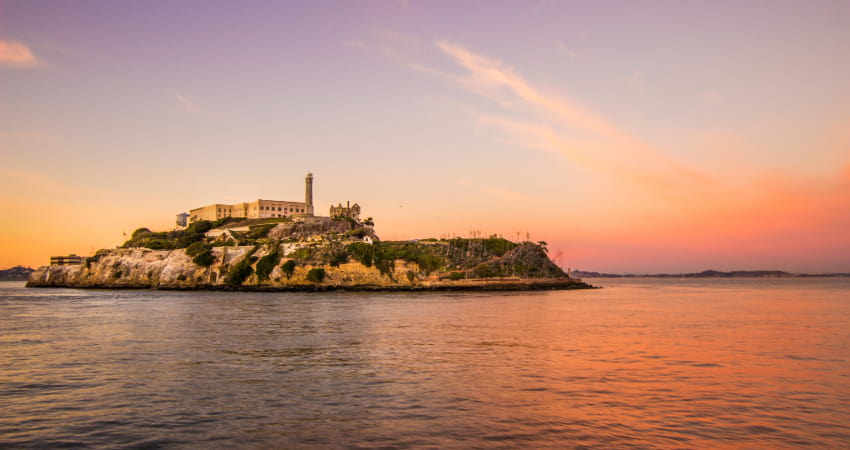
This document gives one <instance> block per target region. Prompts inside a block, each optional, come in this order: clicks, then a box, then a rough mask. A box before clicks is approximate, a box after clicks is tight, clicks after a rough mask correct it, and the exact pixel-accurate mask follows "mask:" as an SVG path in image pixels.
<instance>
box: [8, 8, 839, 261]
mask: <svg viewBox="0 0 850 450" xmlns="http://www.w3.org/2000/svg"><path fill="white" fill-rule="evenodd" d="M329 5H330V4H322V5H312V4H303V5H286V4H276V3H262V2H260V3H256V4H254V5H253V6H254V7H253V8H247V9H238V10H237V9H236V6H235V5H232V4H226V3H221V4H219V3H214V2H213V3H211V4H209V5H208V10H207V11H206V12H205V13H204V14H203V15H201V16H198V15H197V14H196V11H194V10H192V8H190V7H189V6H188V5H184V4H178V5H174V4H171V3H167V2H163V3H158V2H146V3H145V4H138V5H132V6H129V5H123V6H118V5H114V4H111V3H110V2H103V3H97V2H92V3H88V4H86V5H74V6H70V5H64V4H54V3H46V4H41V3H40V2H37V1H35V2H10V3H3V2H0V192H2V193H3V194H2V197H0V230H2V234H0V249H2V252H0V268H5V267H10V266H13V265H17V264H23V265H28V266H39V265H42V264H45V263H46V262H47V261H48V257H49V256H51V255H59V254H66V253H77V254H84V255H85V254H89V253H91V252H92V251H94V250H96V249H98V248H102V247H112V246H115V245H118V244H120V243H121V242H122V241H123V239H124V237H123V233H127V234H129V233H131V232H132V231H133V230H134V229H135V228H138V227H140V226H147V227H151V228H159V229H167V228H170V227H173V218H174V215H175V214H177V213H179V212H182V211H186V210H188V209H190V208H193V207H197V206H201V205H204V204H209V203H214V202H222V203H228V202H238V201H249V200H252V199H257V198H264V199H279V200H301V199H302V197H303V177H304V174H305V173H306V172H308V171H312V172H313V173H314V174H315V176H316V181H315V193H316V204H317V211H318V212H320V213H326V210H327V207H328V206H329V205H330V204H331V203H337V202H345V201H347V200H351V201H352V202H358V203H360V204H361V205H362V206H363V210H364V214H365V215H367V216H372V217H374V218H375V221H376V223H377V231H378V233H379V235H381V236H382V237H383V238H385V239H410V238H417V237H428V236H436V237H439V236H447V235H459V236H468V235H469V232H470V231H471V230H481V231H482V232H483V233H485V234H487V235H489V234H500V235H503V236H505V237H507V238H511V239H515V238H516V236H517V235H519V236H521V237H523V238H524V237H525V236H526V233H528V234H529V235H530V236H531V238H532V239H534V240H545V241H547V242H549V244H550V249H551V252H552V254H553V255H558V262H559V263H560V264H562V265H563V266H564V267H572V268H580V269H585V270H597V271H606V272H632V273H651V272H687V271H698V270H703V269H708V268H714V269H718V270H738V269H781V270H788V271H796V272H838V271H843V272H850V258H848V257H846V255H848V254H850V231H848V230H850V108H848V106H847V105H850V86H848V84H847V83H846V80H847V79H850V60H848V58H846V54H847V50H848V48H847V45H848V44H847V43H848V42H850V31H848V30H850V6H848V4H847V3H846V2H830V1H825V2H818V3H816V4H800V3H795V2H784V1H780V2H767V3H761V2H753V3H748V4H746V5H735V4H731V3H730V4H702V5H697V4H680V3H678V2H668V3H663V2H662V3H653V4H643V5H641V8H640V9H638V8H634V7H632V3H630V2H625V3H623V4H622V5H620V6H622V8H613V9H612V8H611V6H612V5H605V6H604V7H603V5H599V4H597V3H596V2H587V3H580V2H578V3H571V4H550V3H546V2H544V3H541V4H539V5H531V4H525V3H522V2H519V3H509V4H492V3H487V4H486V7H484V5H483V4H482V5H476V4H475V3H474V2H470V3H467V4H461V5H455V4H442V3H438V2H416V1H410V2H398V3H394V2H361V3H353V2H352V3H346V2H343V3H339V4H335V7H334V8H330V7H328V6H329ZM615 11H616V12H615ZM187 24H188V25H187ZM316 30H323V31H322V32H321V33H319V32H317V31H316ZM720 30H722V32H720Z"/></svg>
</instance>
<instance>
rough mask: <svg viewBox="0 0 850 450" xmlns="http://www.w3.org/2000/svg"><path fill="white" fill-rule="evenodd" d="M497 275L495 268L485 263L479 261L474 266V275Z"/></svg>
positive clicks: (487, 276) (480, 276) (484, 276)
mask: <svg viewBox="0 0 850 450" xmlns="http://www.w3.org/2000/svg"><path fill="white" fill-rule="evenodd" d="M496 275H498V272H497V271H496V269H495V268H494V267H493V266H491V265H490V264H487V263H481V264H479V265H478V266H477V267H476V268H475V276H476V277H478V278H491V277H495V276H496Z"/></svg>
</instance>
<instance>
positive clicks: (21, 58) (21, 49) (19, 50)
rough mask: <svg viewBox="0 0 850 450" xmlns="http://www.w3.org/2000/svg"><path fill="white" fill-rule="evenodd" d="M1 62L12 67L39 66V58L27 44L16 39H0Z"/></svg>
mask: <svg viewBox="0 0 850 450" xmlns="http://www.w3.org/2000/svg"><path fill="white" fill-rule="evenodd" d="M0 64H2V65H6V66H11V67H38V66H39V60H38V58H36V57H35V55H34V54H33V52H32V50H30V48H29V47H27V46H26V45H24V44H22V43H20V42H16V41H0Z"/></svg>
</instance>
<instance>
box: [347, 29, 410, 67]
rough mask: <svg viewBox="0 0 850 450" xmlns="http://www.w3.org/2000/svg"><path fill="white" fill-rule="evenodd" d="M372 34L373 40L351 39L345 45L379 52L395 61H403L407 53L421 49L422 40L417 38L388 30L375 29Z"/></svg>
mask: <svg viewBox="0 0 850 450" xmlns="http://www.w3.org/2000/svg"><path fill="white" fill-rule="evenodd" d="M370 34H371V36H372V39H369V40H365V39H350V40H348V41H345V42H344V45H345V46H346V47H354V48H358V49H360V50H367V51H377V52H380V53H382V54H383V55H384V56H386V57H388V58H391V59H394V60H402V59H403V56H404V55H405V54H406V53H415V52H418V51H419V49H420V45H421V40H420V39H419V38H418V37H416V36H410V35H407V34H404V33H399V32H397V31H393V30H388V29H375V30H372V31H371V33H370Z"/></svg>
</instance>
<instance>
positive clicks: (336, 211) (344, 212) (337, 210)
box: [331, 202, 360, 222]
mask: <svg viewBox="0 0 850 450" xmlns="http://www.w3.org/2000/svg"><path fill="white" fill-rule="evenodd" d="M343 217H347V218H350V219H354V220H356V221H358V222H360V205H358V204H357V203H355V204H354V206H352V205H351V202H345V206H342V203H340V204H338V205H337V206H334V205H331V218H332V219H337V218H343Z"/></svg>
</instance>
